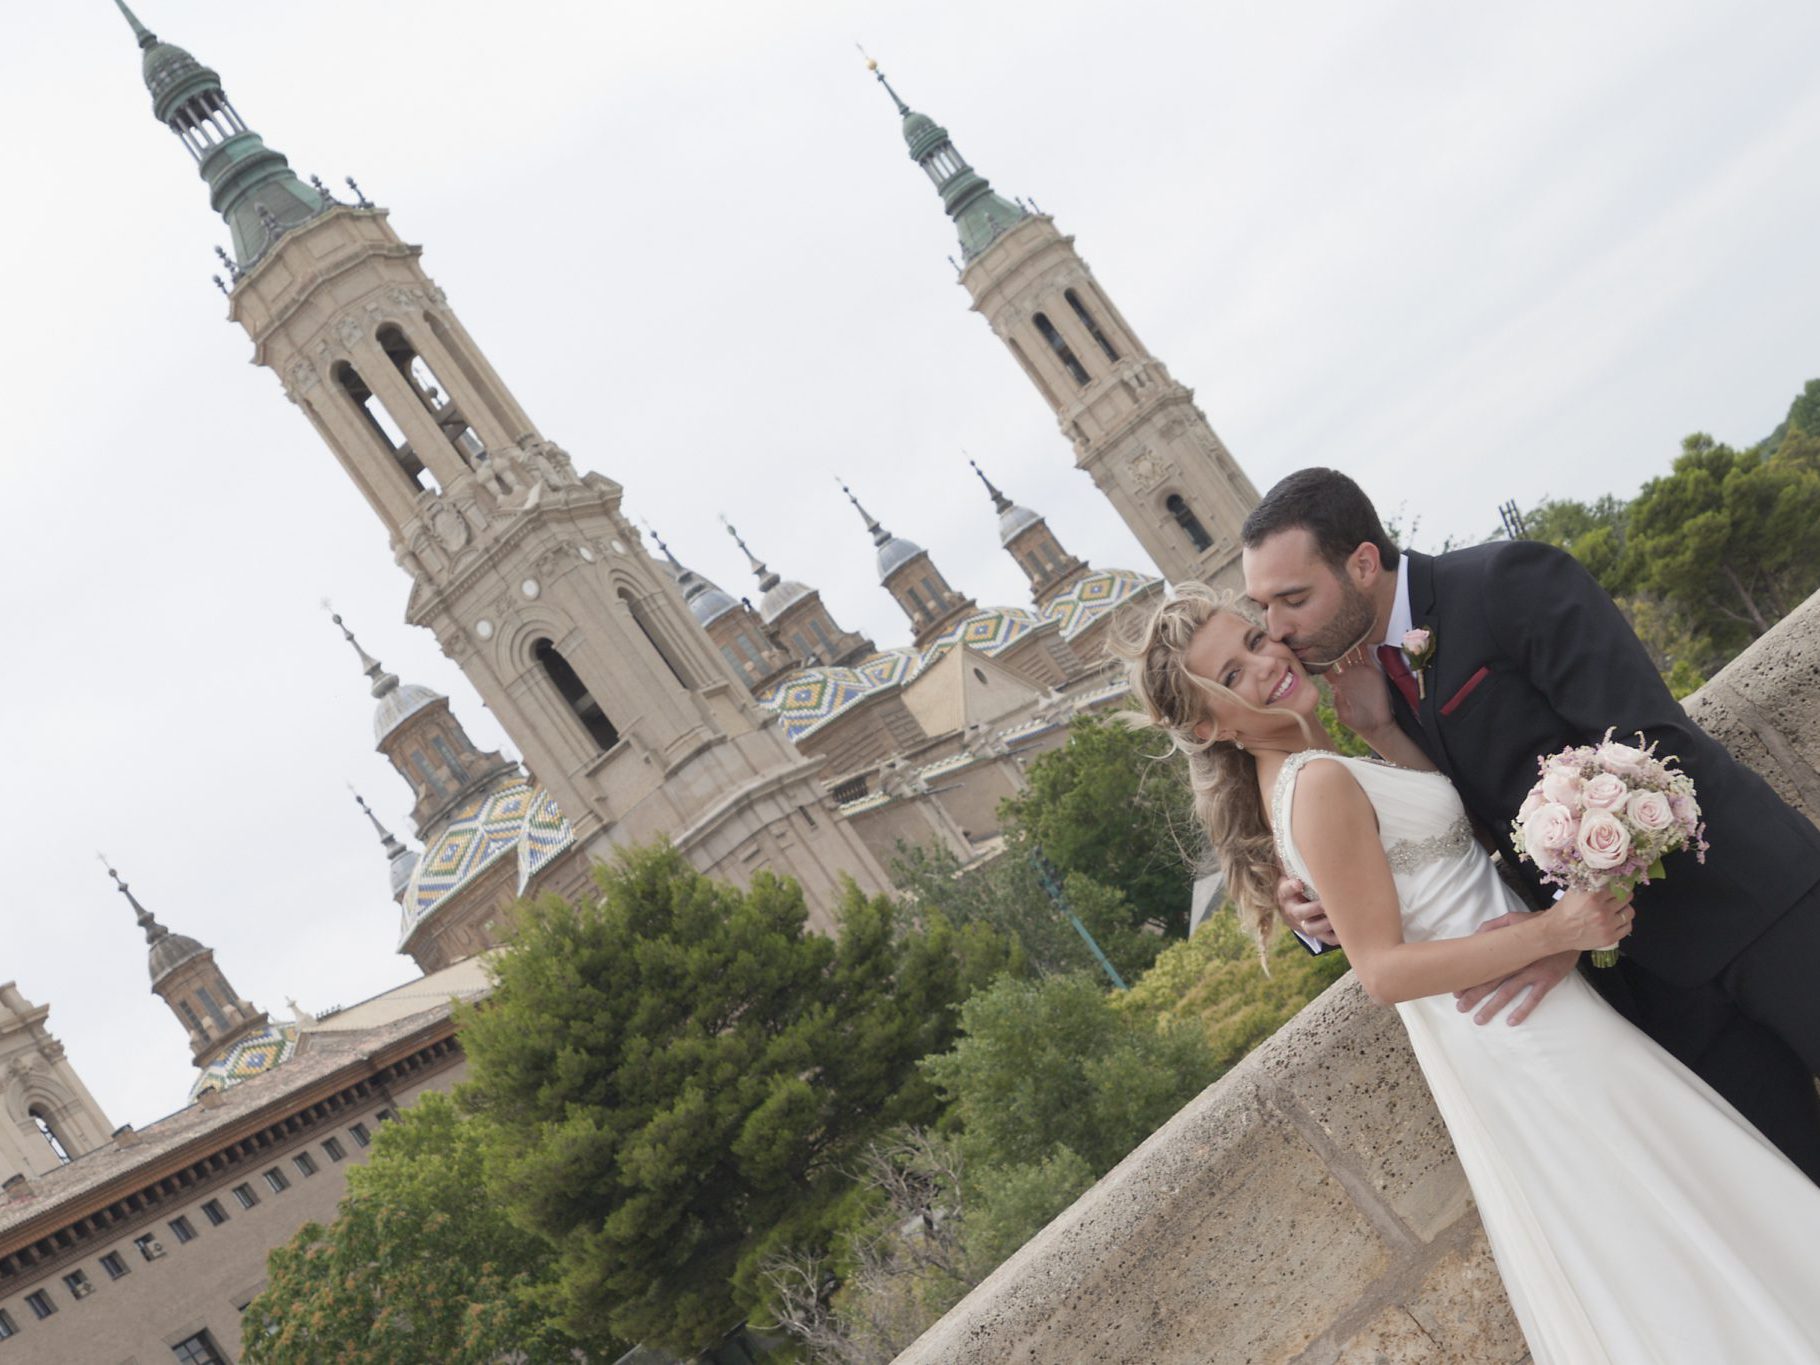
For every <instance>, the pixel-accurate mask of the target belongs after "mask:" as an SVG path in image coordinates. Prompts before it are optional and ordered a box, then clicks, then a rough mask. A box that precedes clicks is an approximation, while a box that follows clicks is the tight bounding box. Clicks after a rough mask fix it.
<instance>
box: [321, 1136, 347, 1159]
mask: <svg viewBox="0 0 1820 1365" xmlns="http://www.w3.org/2000/svg"><path fill="white" fill-rule="evenodd" d="M322 1150H323V1151H325V1152H327V1153H328V1154H329V1160H330V1161H340V1160H341V1159H342V1158H343V1157H344V1156H346V1155H347V1154H348V1149H347V1148H345V1147H343V1146H342V1145H341V1139H340V1138H334V1137H332V1138H324V1139H323V1140H322Z"/></svg>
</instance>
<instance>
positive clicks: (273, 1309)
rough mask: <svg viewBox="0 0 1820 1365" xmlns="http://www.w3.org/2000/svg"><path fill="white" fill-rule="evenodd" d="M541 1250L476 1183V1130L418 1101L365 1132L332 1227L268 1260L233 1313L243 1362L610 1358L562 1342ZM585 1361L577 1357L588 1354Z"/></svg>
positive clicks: (616, 1347)
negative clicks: (261, 1278) (366, 1139)
mask: <svg viewBox="0 0 1820 1365" xmlns="http://www.w3.org/2000/svg"><path fill="white" fill-rule="evenodd" d="M550 1281H551V1265H550V1252H549V1248H548V1247H547V1246H546V1245H545V1244H544V1243H543V1242H541V1241H540V1240H539V1239H537V1238H536V1237H533V1236H531V1235H530V1234H528V1233H526V1232H523V1231H521V1230H520V1229H519V1228H517V1227H515V1226H514V1225H513V1224H512V1223H511V1221H510V1220H509V1219H508V1218H507V1217H506V1215H505V1213H504V1212H503V1211H502V1210H501V1209H500V1207H499V1206H498V1205H497V1204H496V1203H494V1202H493V1201H491V1200H489V1199H488V1198H487V1197H486V1195H485V1194H484V1192H483V1189H482V1162H481V1152H480V1144H479V1138H478V1134H477V1133H476V1132H475V1131H474V1129H473V1127H472V1125H470V1124H468V1123H466V1122H465V1121H463V1120H462V1118H461V1116H460V1114H459V1113H458V1112H457V1110H456V1108H455V1106H454V1104H453V1103H451V1102H450V1100H449V1098H448V1097H447V1096H445V1095H439V1094H435V1093H431V1094H427V1095H425V1096H424V1097H423V1098H422V1099H420V1100H419V1101H418V1102H417V1103H416V1104H415V1105H413V1106H412V1107H411V1108H409V1109H407V1110H405V1111H404V1112H403V1113H402V1114H401V1115H400V1116H399V1118H398V1119H397V1121H396V1122H393V1123H388V1124H386V1125H384V1126H383V1127H382V1128H380V1130H379V1131H378V1132H377V1133H376V1134H375V1135H374V1140H373V1158H372V1160H371V1161H370V1162H368V1163H367V1164H366V1165H364V1166H355V1167H353V1168H352V1169H350V1170H349V1171H348V1193H347V1196H346V1197H345V1198H344V1199H343V1200H342V1203H341V1209H340V1212H339V1214H338V1216H337V1217H336V1219H335V1221H334V1222H333V1223H331V1224H330V1225H329V1226H327V1227H324V1226H323V1225H322V1224H320V1223H306V1224H305V1225H304V1226H303V1227H302V1228H301V1229H299V1231H298V1232H297V1234H296V1235H295V1236H294V1237H292V1238H291V1240H290V1241H289V1242H288V1243H287V1244H286V1245H284V1246H281V1247H279V1248H277V1249H276V1250H274V1251H273V1252H272V1253H271V1256H270V1257H269V1258H268V1260H267V1266H266V1288H265V1290H264V1292H262V1293H261V1294H260V1295H259V1297H258V1298H256V1299H254V1300H253V1302H252V1303H251V1304H250V1305H248V1307H247V1310H246V1314H245V1316H244V1318H243V1321H244V1323H245V1346H244V1354H243V1355H242V1357H241V1358H242V1359H243V1360H246V1361H248V1362H249V1363H250V1365H294V1362H298V1361H331V1360H332V1361H337V1362H350V1363H352V1365H359V1363H360V1362H370V1365H490V1362H493V1361H497V1360H501V1359H504V1358H507V1357H508V1356H510V1357H511V1358H512V1359H516V1360H521V1361H524V1362H526V1363H527V1365H536V1363H538V1362H546V1361H547V1362H564V1363H565V1365H568V1363H569V1362H573V1361H575V1360H578V1359H606V1360H611V1359H613V1358H614V1357H616V1356H617V1355H618V1354H619V1353H620V1352H621V1351H623V1350H624V1349H625V1347H624V1346H623V1345H622V1344H620V1343H619V1342H617V1341H615V1340H613V1339H611V1338H599V1337H596V1338H593V1339H591V1340H588V1339H582V1338H576V1337H571V1336H569V1335H568V1334H567V1333H566V1332H564V1331H563V1330H562V1329H561V1328H559V1327H558V1326H557V1324H556V1322H555V1320H554V1317H553V1315H552V1313H551V1311H550V1307H549V1305H548V1303H547V1302H546V1299H547V1293H548V1289H549V1286H550ZM590 1346H591V1347H593V1348H594V1352H595V1353H593V1354H587V1355H577V1354H576V1352H577V1351H580V1350H583V1349H584V1348H586V1347H590Z"/></svg>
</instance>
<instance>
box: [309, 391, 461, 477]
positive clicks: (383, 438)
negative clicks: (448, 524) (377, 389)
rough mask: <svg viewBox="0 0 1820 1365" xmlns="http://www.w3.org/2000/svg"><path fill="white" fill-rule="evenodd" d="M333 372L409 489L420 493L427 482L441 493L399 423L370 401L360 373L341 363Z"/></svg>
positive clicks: (369, 392)
mask: <svg viewBox="0 0 1820 1365" xmlns="http://www.w3.org/2000/svg"><path fill="white" fill-rule="evenodd" d="M333 373H334V377H335V382H336V383H338V384H339V385H340V386H341V390H342V392H343V393H345V394H346V395H347V396H348V401H349V402H351V403H352V404H353V405H354V407H355V409H356V410H357V411H358V412H359V414H360V416H361V419H362V421H363V422H364V424H365V426H366V428H367V430H368V431H370V432H372V433H373V438H374V439H375V440H376V441H378V442H379V447H380V449H381V450H384V451H385V452H386V453H388V454H389V455H391V457H392V459H393V460H394V462H396V464H397V466H398V469H399V471H400V472H401V473H402V474H403V475H404V477H405V479H406V480H407V481H408V482H409V483H410V485H411V490H412V491H413V492H422V491H423V488H424V485H425V482H426V479H427V481H428V484H429V487H430V489H431V491H433V492H436V493H440V492H442V489H441V488H439V487H438V486H437V484H436V480H435V479H434V478H429V477H428V476H429V470H427V469H425V468H424V467H423V461H422V460H420V459H418V458H417V454H416V452H415V451H413V450H412V449H411V445H410V442H408V441H406V440H405V438H404V433H403V432H402V431H400V430H399V429H398V424H397V423H396V422H394V421H393V420H392V415H391V414H390V413H389V412H387V411H386V410H385V404H383V403H375V402H374V401H373V391H372V390H371V389H370V388H368V387H367V382H366V380H364V379H362V378H361V377H360V374H359V372H358V371H356V370H355V369H354V367H353V366H352V365H350V364H348V363H347V362H346V361H345V360H344V361H342V362H341V363H340V364H338V365H336V366H335V369H334V372H333Z"/></svg>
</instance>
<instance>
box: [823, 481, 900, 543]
mask: <svg viewBox="0 0 1820 1365" xmlns="http://www.w3.org/2000/svg"><path fill="white" fill-rule="evenodd" d="M834 481H835V482H836V483H838V484H840V491H841V492H843V493H845V494H846V495H847V501H848V502H850V503H852V504H853V506H854V509H855V510H856V511H857V512H858V513H859V515H860V520H862V521H864V522H865V523H866V529H867V530H868V531H870V532H871V533H872V543H873V544H874V545H883V544H884V543H885V542H886V541H888V540H890V539H891V533H890V532H889V531H887V530H886V529H885V528H884V527H883V526H880V525H879V524H878V518H877V517H875V516H873V515H872V514H871V513H870V512H868V511H867V510H866V509H865V508H864V507H862V506H861V505H860V501H859V499H858V498H856V497H854V496H853V490H852V489H851V488H849V487H847V485H846V482H845V481H844V480H843V479H842V478H841V477H840V476H839V475H838V474H837V475H835V478H834Z"/></svg>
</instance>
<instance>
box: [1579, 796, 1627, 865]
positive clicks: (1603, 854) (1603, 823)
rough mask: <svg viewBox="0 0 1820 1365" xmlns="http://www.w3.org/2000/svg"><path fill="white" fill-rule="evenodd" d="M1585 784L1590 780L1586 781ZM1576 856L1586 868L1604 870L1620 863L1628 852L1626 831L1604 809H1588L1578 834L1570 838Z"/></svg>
mask: <svg viewBox="0 0 1820 1365" xmlns="http://www.w3.org/2000/svg"><path fill="white" fill-rule="evenodd" d="M1586 785H1587V786H1588V787H1591V786H1592V783H1590V782H1589V783H1587V784H1586ZM1574 847H1576V848H1577V849H1579V850H1580V857H1581V859H1582V860H1583V861H1584V862H1585V863H1586V865H1587V866H1588V867H1590V868H1593V869H1594V870H1596V871H1600V872H1606V871H1609V870H1610V869H1612V868H1614V867H1616V866H1617V865H1618V864H1619V863H1621V862H1623V861H1624V859H1625V857H1626V855H1628V854H1629V853H1630V832H1629V831H1628V830H1626V829H1625V828H1624V826H1623V825H1622V824H1620V823H1619V822H1618V817H1617V816H1615V815H1613V814H1611V812H1609V811H1604V810H1589V811H1587V812H1586V818H1585V819H1583V820H1581V821H1580V835H1579V838H1577V839H1576V840H1575V841H1574Z"/></svg>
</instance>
